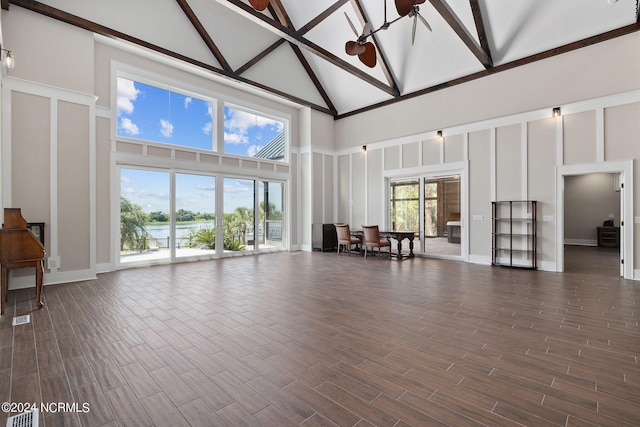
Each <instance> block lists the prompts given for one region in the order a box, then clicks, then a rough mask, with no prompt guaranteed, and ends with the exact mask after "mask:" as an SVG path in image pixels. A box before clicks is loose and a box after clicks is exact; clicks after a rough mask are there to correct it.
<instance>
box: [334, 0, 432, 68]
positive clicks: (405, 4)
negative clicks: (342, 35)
mask: <svg viewBox="0 0 640 427" xmlns="http://www.w3.org/2000/svg"><path fill="white" fill-rule="evenodd" d="M425 1H426V0H395V3H396V10H397V11H398V15H400V16H399V17H397V18H396V19H394V20H392V21H390V22H389V21H387V0H385V1H384V22H383V24H382V25H381V26H380V28H378V29H376V30H373V29H372V27H371V24H370V23H369V22H367V23H366V24H365V26H364V28H363V29H362V34H360V35H358V32H357V31H356V28H355V26H354V25H353V22H351V19H349V15H347V13H346V12H345V14H344V16H345V17H346V18H347V21H348V22H349V26H350V27H351V29H352V30H353V32H354V33H355V35H356V37H358V39H357V40H356V41H348V42H347V43H346V44H345V46H344V50H345V52H347V54H349V55H352V56H355V55H357V56H358V59H360V62H362V63H363V64H364V65H366V66H367V67H370V68H373V67H375V66H376V62H377V61H376V49H375V47H374V45H373V43H371V42H368V41H367V39H368V38H369V36H372V35H374V34H375V33H377V32H378V31H380V30H386V29H387V28H389V26H391V24H393V23H394V22H396V21H398V20H400V19H402V18H404V17H405V16H408V17H410V18H413V28H412V29H411V44H412V45H413V44H414V42H415V40H416V26H417V24H418V19H420V21H421V22H422V23H423V24H424V25H425V27H427V29H428V30H429V31H432V30H431V26H430V25H429V23H428V22H427V20H426V19H424V17H423V16H422V15H421V14H420V6H418V5H419V4H422V3H424V2H425Z"/></svg>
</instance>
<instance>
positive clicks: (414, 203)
mask: <svg viewBox="0 0 640 427" xmlns="http://www.w3.org/2000/svg"><path fill="white" fill-rule="evenodd" d="M460 183H461V179H460V175H447V176H422V177H415V178H402V179H390V180H389V228H390V229H391V230H396V231H415V232H416V238H415V240H414V252H415V253H425V254H429V255H444V256H460V255H461V254H462V250H461V238H462V234H461V230H462V223H461V216H460V213H461V194H460V193H461V185H460ZM393 243H394V244H395V243H396V242H393ZM405 247H406V246H405Z"/></svg>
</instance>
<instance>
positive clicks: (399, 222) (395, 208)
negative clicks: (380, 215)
mask: <svg viewBox="0 0 640 427" xmlns="http://www.w3.org/2000/svg"><path fill="white" fill-rule="evenodd" d="M389 190H390V191H389V193H390V196H391V197H390V219H391V220H390V222H391V229H392V230H395V231H415V232H416V233H418V232H419V231H420V180H417V179H412V180H397V181H396V180H394V181H391V185H390V188H389ZM419 242H420V240H419V239H417V238H416V239H415V240H414V245H413V250H414V252H420V243H419ZM396 243H397V242H393V244H396ZM406 247H408V246H406V245H405V248H406Z"/></svg>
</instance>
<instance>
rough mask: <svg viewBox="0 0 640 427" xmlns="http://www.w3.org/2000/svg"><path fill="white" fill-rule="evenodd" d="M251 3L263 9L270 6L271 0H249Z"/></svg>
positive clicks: (255, 7)
mask: <svg viewBox="0 0 640 427" xmlns="http://www.w3.org/2000/svg"><path fill="white" fill-rule="evenodd" d="M249 3H251V6H252V7H253V8H254V9H255V10H257V11H263V10H265V9H266V8H267V6H269V0H249Z"/></svg>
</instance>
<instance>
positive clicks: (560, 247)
mask: <svg viewBox="0 0 640 427" xmlns="http://www.w3.org/2000/svg"><path fill="white" fill-rule="evenodd" d="M597 174H606V175H608V177H609V179H610V180H611V181H610V182H611V187H610V191H613V192H616V193H618V194H619V196H616V197H619V205H618V206H619V212H620V213H619V217H617V218H616V210H614V211H613V212H609V210H611V205H608V206H607V207H606V209H607V211H606V212H604V214H603V213H602V212H600V213H598V214H597V217H598V219H596V216H594V217H593V219H590V220H589V221H591V223H592V225H591V226H590V227H591V230H592V231H593V232H594V233H595V235H593V234H591V236H590V237H584V236H583V237H575V238H576V239H577V240H578V243H580V239H582V243H583V244H582V245H568V246H586V247H588V246H591V247H593V248H603V246H602V245H601V246H598V227H602V226H605V221H608V220H609V219H610V218H609V214H613V216H614V218H612V219H613V223H614V227H615V225H619V227H620V228H619V232H618V233H617V234H616V235H615V236H614V237H611V236H608V237H607V238H608V239H612V238H613V239H614V241H615V239H616V238H617V239H619V242H618V243H617V244H618V248H615V247H614V248H609V249H612V250H611V251H610V252H612V256H611V257H610V258H614V259H615V254H617V263H618V267H617V268H615V269H616V270H617V271H618V272H619V275H620V276H624V278H626V279H633V277H634V270H633V259H634V248H633V226H626V227H625V224H624V223H625V221H627V222H628V221H631V223H632V222H633V207H632V203H631V201H632V200H633V160H623V161H614V162H601V163H593V164H583V165H567V166H559V167H558V168H557V175H556V186H557V188H556V197H557V198H556V207H557V215H556V217H557V218H558V221H557V227H556V271H558V272H564V271H567V270H566V268H567V267H569V268H580V267H579V266H576V265H575V264H572V262H574V261H572V256H573V255H575V254H573V253H572V252H571V249H575V248H569V250H568V251H567V253H566V256H565V243H572V242H571V241H569V242H567V240H566V239H567V238H569V239H571V238H572V236H571V235H570V233H571V230H570V227H572V226H573V223H570V221H573V219H574V218H576V217H575V216H572V217H571V218H572V219H571V220H569V219H567V216H565V210H566V209H571V207H569V206H567V203H571V202H570V200H571V197H573V196H575V195H574V194H572V188H571V184H573V182H572V181H571V180H572V178H571V177H575V176H587V178H589V177H591V175H593V176H594V177H595V176H596V175H597ZM567 186H568V188H567ZM618 187H619V191H616V190H617V189H618ZM567 193H568V194H567ZM587 193H588V191H587ZM600 204H602V201H601V200H599V199H598V197H595V196H592V197H589V198H588V201H587V206H586V207H583V208H582V209H583V210H582V212H581V216H585V215H586V214H588V213H589V214H590V213H591V212H597V211H596V207H597V206H599V205H600ZM603 215H604V218H602V216H603ZM609 225H610V224H606V226H609ZM627 225H628V224H627ZM565 229H567V230H565ZM565 231H566V232H565ZM605 231H611V230H605ZM567 233H569V235H568V234H567ZM600 238H601V239H602V238H603V236H602V235H601V236H600ZM589 241H590V242H591V245H589V244H586V243H589ZM601 242H602V240H601ZM573 243H576V242H575V241H574V242H573ZM613 246H615V244H614V245H613ZM604 247H606V246H604ZM609 249H604V248H603V249H602V250H605V251H606V250H609ZM583 250H584V248H583ZM574 252H576V251H574ZM589 254H590V253H586V254H585V255H589ZM578 257H579V254H578ZM565 258H566V259H565ZM574 258H575V257H574ZM594 258H597V254H595V253H594ZM601 260H602V261H604V258H603V259H601ZM625 260H627V262H626V263H625ZM604 262H606V261H604ZM594 268H597V267H594ZM609 268H611V269H612V270H613V269H614V267H613V266H610V267H609ZM580 271H581V272H584V270H580ZM598 271H599V272H600V273H602V270H598Z"/></svg>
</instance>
